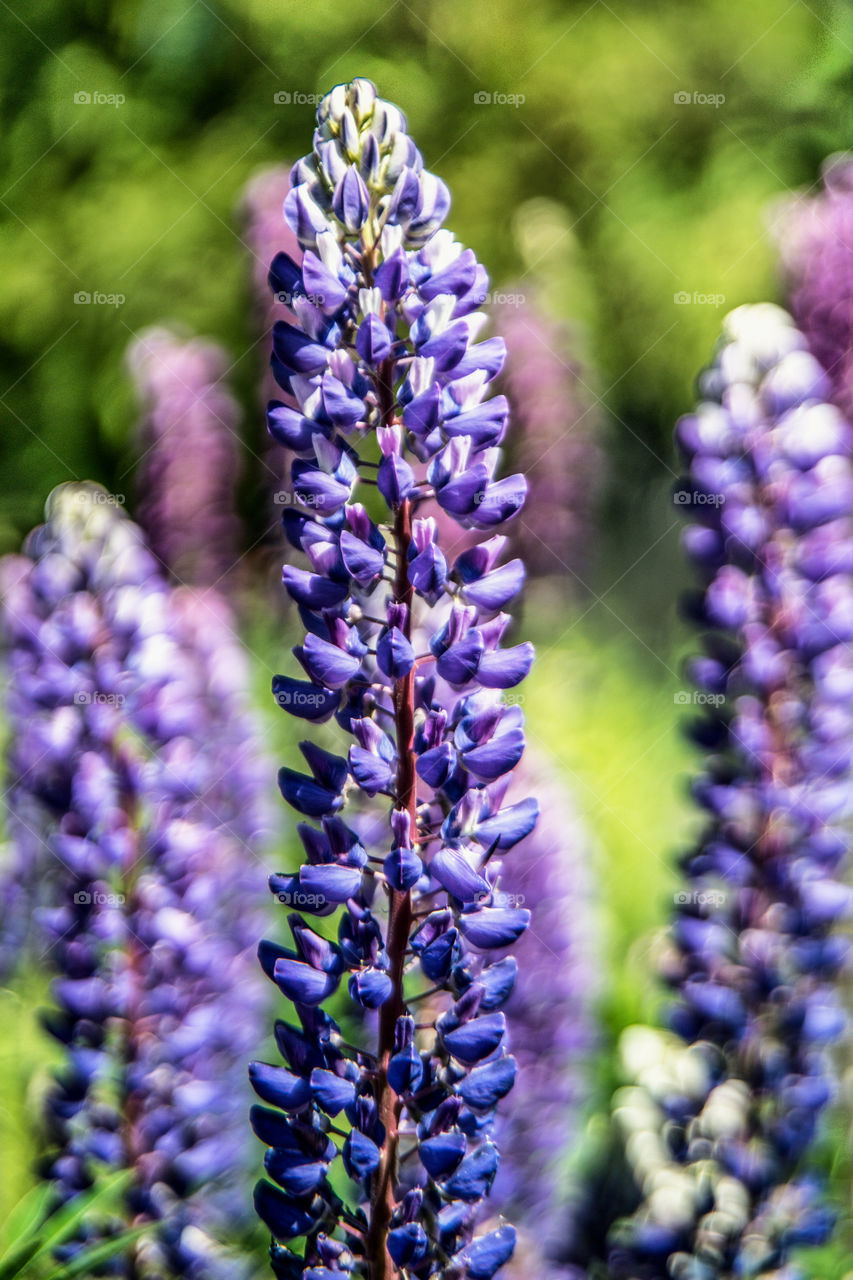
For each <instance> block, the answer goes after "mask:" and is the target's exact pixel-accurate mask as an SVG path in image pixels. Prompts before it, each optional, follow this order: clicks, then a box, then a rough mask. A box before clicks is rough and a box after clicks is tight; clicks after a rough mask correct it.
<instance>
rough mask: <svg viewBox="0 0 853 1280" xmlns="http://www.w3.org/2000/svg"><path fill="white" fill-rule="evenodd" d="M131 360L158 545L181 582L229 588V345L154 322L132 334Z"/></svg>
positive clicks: (142, 490) (233, 528) (140, 485)
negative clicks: (153, 325) (189, 335)
mask: <svg viewBox="0 0 853 1280" xmlns="http://www.w3.org/2000/svg"><path fill="white" fill-rule="evenodd" d="M127 359H128V366H129V368H130V371H131V374H132V377H133V380H134V383H135V385H136V390H137V394H138V397H139V401H140V404H141V406H142V413H143V417H142V423H141V427H140V433H139V443H140V449H141V455H140V461H139V468H138V473H137V479H136V488H137V492H138V494H139V518H140V523H141V524H142V526H143V528H144V529H145V531H146V534H147V537H148V541H149V544H150V546H151V549H152V551H153V552H154V554H155V555H156V556H157V558H158V559H159V560H160V562H161V564H163V565H164V566H165V567H166V569H168V571H169V573H170V574H171V575H172V577H173V578H175V579H176V580H177V581H178V582H181V583H184V584H186V585H188V586H194V587H209V586H218V587H220V588H228V587H231V586H233V585H234V582H235V570H236V568H237V565H238V562H239V560H240V555H241V548H240V540H241V530H240V523H239V521H238V519H237V516H236V514H235V490H236V484H237V480H238V477H239V472H240V440H239V433H238V428H239V422H240V409H239V406H238V404H237V401H236V400H235V399H234V397H233V396H232V395H231V393H230V391H229V390H228V389H227V387H226V385H225V382H224V379H225V376H226V373H227V369H228V365H229V359H228V355H227V352H225V351H224V349H223V348H221V347H220V346H219V345H218V344H217V343H215V342H212V341H209V340H207V339H203V338H187V337H181V336H179V335H178V334H177V333H174V332H172V331H171V330H169V329H165V328H156V329H149V330H146V331H145V332H144V333H142V334H140V335H139V336H138V337H136V338H134V340H133V342H132V343H131V345H130V348H129V350H128V357H127Z"/></svg>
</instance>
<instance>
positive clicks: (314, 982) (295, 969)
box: [274, 960, 340, 1006]
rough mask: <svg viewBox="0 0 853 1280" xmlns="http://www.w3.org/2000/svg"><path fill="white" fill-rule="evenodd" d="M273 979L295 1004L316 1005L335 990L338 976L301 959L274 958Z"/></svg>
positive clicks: (338, 980)
mask: <svg viewBox="0 0 853 1280" xmlns="http://www.w3.org/2000/svg"><path fill="white" fill-rule="evenodd" d="M274 977H275V981H276V983H277V984H278V986H279V988H280V989H281V991H282V992H283V994H284V995H286V996H287V998H288V1000H292V1001H293V1002H294V1003H295V1004H307V1005H308V1006H311V1005H318V1004H322V1002H323V1001H324V1000H325V999H326V998H327V997H328V996H330V995H331V994H332V992H333V991H336V990H337V988H338V983H339V982H340V976H339V975H337V974H332V973H324V972H323V970H322V969H314V968H312V966H311V965H310V964H303V963H302V961H301V960H276V962H275V969H274Z"/></svg>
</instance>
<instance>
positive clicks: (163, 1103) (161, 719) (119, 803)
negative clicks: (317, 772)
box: [2, 484, 268, 1280]
mask: <svg viewBox="0 0 853 1280" xmlns="http://www.w3.org/2000/svg"><path fill="white" fill-rule="evenodd" d="M2 577H3V585H4V588H5V591H4V596H5V599H4V607H3V613H2V624H3V637H4V643H5V646H6V648H7V651H8V653H7V656H8V664H9V667H10V674H11V681H10V691H9V697H8V706H7V712H8V718H9V721H10V723H11V727H12V730H13V733H12V738H11V744H10V747H9V759H8V778H9V808H10V831H11V835H12V837H13V841H14V845H15V852H16V865H15V868H14V874H13V876H12V878H11V880H10V882H9V884H8V885H7V886H4V893H5V894H6V895H7V896H8V895H9V894H10V893H11V895H12V897H13V898H14V901H15V903H16V910H17V911H18V912H19V913H20V915H21V916H24V918H26V919H27V920H28V921H29V922H30V930H29V934H28V935H26V934H25V935H24V936H21V934H20V931H19V930H18V927H17V926H18V921H17V920H15V919H13V920H12V925H13V933H12V937H11V938H10V939H7V938H6V937H4V938H3V943H4V950H7V951H8V950H9V949H10V947H11V946H12V945H14V946H15V947H16V949H17V951H18V955H17V956H16V959H17V960H18V962H19V963H23V964H24V965H27V964H31V963H33V962H34V961H36V960H37V961H38V962H39V963H41V964H42V965H44V964H47V965H48V966H49V968H50V969H51V970H52V972H53V974H54V976H55V981H54V984H53V988H52V996H53V1006H54V1007H53V1009H52V1011H51V1012H50V1014H49V1015H48V1019H47V1024H48V1028H49V1030H50V1031H51V1032H52V1034H53V1035H54V1036H55V1037H56V1038H57V1039H58V1040H59V1041H60V1043H61V1044H62V1045H63V1046H64V1048H65V1061H64V1064H63V1065H62V1067H61V1068H60V1069H59V1072H58V1075H57V1079H56V1082H55V1086H54V1088H53V1090H52V1091H51V1092H50V1094H49V1095H48V1098H47V1121H48V1129H49V1137H50V1145H51V1148H52V1151H51V1155H50V1157H49V1158H48V1164H47V1168H46V1176H47V1177H49V1178H50V1180H51V1181H52V1182H53V1184H54V1187H55V1190H56V1192H57V1197H58V1199H59V1200H60V1201H61V1202H64V1201H66V1200H71V1199H73V1198H74V1197H75V1196H76V1195H78V1194H79V1193H80V1192H81V1191H83V1190H86V1189H87V1188H89V1187H90V1186H91V1185H92V1184H93V1183H94V1181H95V1180H96V1178H97V1176H98V1172H99V1170H100V1169H101V1168H102V1167H103V1166H104V1165H107V1166H109V1167H112V1168H115V1169H128V1170H132V1171H133V1174H134V1179H133V1183H132V1187H131V1190H130V1192H129V1196H128V1203H127V1206H126V1216H125V1218H124V1219H123V1224H124V1225H132V1224H135V1223H143V1222H145V1221H152V1222H155V1223H156V1224H157V1230H156V1231H154V1232H153V1233H152V1234H151V1236H150V1237H146V1238H145V1239H144V1240H142V1241H139V1242H138V1243H137V1244H135V1245H133V1246H132V1248H131V1251H130V1254H129V1256H127V1257H126V1258H124V1259H123V1260H122V1261H121V1262H119V1261H118V1260H113V1261H112V1262H111V1263H110V1266H112V1267H113V1268H115V1267H116V1266H118V1267H120V1270H118V1271H115V1270H112V1271H110V1274H121V1275H126V1276H139V1275H157V1276H164V1277H172V1276H175V1277H177V1276H188V1277H192V1280H214V1277H219V1276H221V1277H222V1278H223V1280H225V1277H228V1280H232V1278H233V1277H235V1276H236V1275H239V1274H240V1272H239V1268H238V1267H237V1263H236V1261H235V1260H234V1259H233V1258H231V1259H229V1258H228V1257H226V1256H225V1255H224V1254H223V1252H222V1250H220V1249H219V1248H218V1246H217V1244H216V1236H217V1234H218V1233H219V1232H220V1231H221V1230H222V1226H223V1222H224V1221H226V1220H228V1219H230V1220H232V1221H233V1220H234V1219H235V1218H239V1215H240V1211H241V1206H242V1205H243V1204H244V1197H243V1194H242V1190H241V1188H240V1173H241V1170H242V1169H244V1168H245V1165H246V1145H247V1144H246V1143H245V1141H244V1135H245V1120H244V1115H245V1110H244V1108H245V1103H244V1101H243V1099H242V1098H241V1088H240V1084H241V1081H242V1079H243V1062H244V1060H245V1058H244V1055H245V1053H246V1052H247V1050H248V1047H249V1045H250V1044H252V1043H255V1042H256V1040H257V1036H258V1034H259V1026H260V1020H261V1016H262V1006H263V1003H264V1002H263V996H262V991H261V990H260V989H259V987H258V984H257V982H256V981H255V980H254V978H255V972H256V970H255V965H254V961H253V958H252V950H253V945H252V944H253V934H254V936H255V937H256V936H257V934H256V930H257V929H258V928H259V927H260V921H259V917H258V904H259V900H258V896H257V895H258V888H259V884H260V885H262V883H263V878H264V877H263V872H262V869H261V864H260V862H259V859H258V853H259V852H260V851H261V849H262V847H263V840H264V834H265V828H266V827H267V826H268V813H267V806H266V803H265V801H264V799H263V793H262V792H261V791H260V789H259V760H258V758H257V754H256V752H255V747H254V743H253V741H252V738H253V734H252V723H251V719H250V718H249V713H248V708H247V705H246V699H245V688H244V677H243V678H242V679H241V676H240V672H241V666H242V662H241V655H239V654H238V653H236V652H235V651H234V643H233V640H231V641H230V643H229V637H230V629H229V627H228V617H227V611H225V609H224V606H223V605H222V603H221V601H217V599H216V598H215V597H210V596H208V595H203V594H199V593H194V594H192V595H191V594H190V593H188V592H186V591H179V592H177V593H173V591H172V590H171V589H170V588H169V587H168V586H167V585H166V583H165V582H164V580H163V578H162V577H161V575H160V574H159V573H158V570H157V566H156V563H155V561H154V558H153V556H152V555H151V554H150V552H149V551H148V550H147V548H146V547H145V544H144V542H143V539H142V537H141V534H140V531H139V529H138V528H137V527H136V526H135V525H133V524H132V523H131V521H130V520H129V519H127V517H126V516H125V515H124V513H123V511H122V510H121V508H120V507H119V506H117V505H116V504H115V502H114V501H112V500H111V498H110V495H108V494H107V493H105V492H104V491H103V490H102V489H101V488H99V487H98V486H96V485H92V484H67V485H62V486H60V487H59V488H58V489H56V490H55V491H54V492H53V494H52V495H51V497H50V499H49V501H48V505H47V520H46V523H45V524H44V525H43V526H42V527H40V528H39V529H37V530H36V531H35V532H34V533H33V534H32V535H31V537H30V539H29V540H28V543H27V546H26V555H24V556H20V557H7V558H6V560H4V561H3V563H2ZM223 641H224V642H225V643H224V646H223ZM214 650H215V659H214V657H213V652H212V651H214ZM229 650H230V651H229ZM221 663H224V665H225V667H226V670H225V671H222V670H220V669H219V666H220V664H221ZM226 721H227V724H226V723H225V722H226ZM6 928H7V922H6V921H4V922H3V934H4V935H5V934H6ZM116 1225H117V1226H120V1225H122V1223H120V1222H117V1223H116ZM83 1243H84V1242H83V1241H78V1242H76V1243H75V1245H73V1246H72V1247H71V1252H70V1255H69V1256H73V1254H74V1253H75V1252H76V1251H77V1250H78V1249H79V1248H80V1247H81V1246H82V1244H83ZM220 1255H222V1256H220ZM235 1268H237V1269H235Z"/></svg>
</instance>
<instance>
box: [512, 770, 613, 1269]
mask: <svg viewBox="0 0 853 1280" xmlns="http://www.w3.org/2000/svg"><path fill="white" fill-rule="evenodd" d="M534 786H535V788H536V791H537V798H538V800H539V804H540V807H541V809H542V815H541V817H540V819H539V822H538V823H537V824H536V827H535V828H534V830H533V831H532V832H531V833H530V835H529V836H527V837H525V839H524V840H522V841H520V843H519V844H518V845H517V847H516V848H515V849H514V850H513V855H512V858H511V859H510V860H508V862H507V865H506V867H505V870H504V875H503V878H502V881H501V892H502V894H503V897H502V899H501V901H502V903H503V904H504V905H506V906H524V907H526V908H528V909H529V910H531V911H532V913H533V922H532V924H531V926H530V928H529V929H528V930H527V931H526V932H525V934H524V935H523V937H522V938H520V939H519V942H518V945H517V947H516V950H515V958H516V960H517V961H518V966H519V970H518V979H517V981H516V984H515V988H514V990H513V993H512V995H511V996H510V998H509V1000H508V1001H507V1004H506V1006H505V1012H506V1018H507V1027H508V1033H509V1038H510V1043H511V1044H512V1046H513V1052H514V1053H515V1056H516V1058H517V1059H518V1066H519V1075H518V1085H517V1087H516V1090H515V1092H514V1093H513V1096H512V1106H511V1107H510V1108H509V1109H508V1111H507V1114H506V1115H504V1116H501V1117H500V1123H499V1126H498V1141H499V1145H500V1148H501V1151H502V1153H503V1162H502V1164H501V1168H500V1171H499V1173H498V1176H497V1178H496V1180H495V1185H494V1189H493V1191H492V1207H493V1208H496V1207H497V1208H499V1209H502V1210H504V1211H505V1212H506V1214H507V1216H508V1217H509V1218H510V1219H511V1221H512V1222H513V1223H514V1224H515V1225H516V1227H517V1228H519V1230H520V1240H519V1251H518V1252H519V1255H521V1254H522V1250H523V1249H524V1248H525V1246H526V1248H527V1250H528V1254H529V1255H530V1254H532V1253H533V1252H534V1251H535V1253H536V1255H538V1258H539V1260H540V1267H539V1270H540V1272H543V1273H544V1271H545V1270H546V1268H547V1274H548V1276H549V1278H550V1280H557V1277H558V1276H562V1275H564V1274H565V1272H564V1271H563V1270H561V1269H560V1266H559V1260H560V1258H561V1257H562V1255H563V1254H564V1252H565V1250H566V1244H567V1242H568V1240H569V1238H570V1235H571V1213H572V1204H571V1201H572V1190H573V1188H572V1186H571V1182H570V1178H569V1170H568V1160H569V1156H570V1154H571V1152H572V1150H573V1148H574V1145H575V1139H576V1137H577V1134H578V1130H579V1120H580V1116H581V1113H582V1108H583V1105H584V1102H585V1101H586V1093H587V1090H586V1087H585V1086H586V1073H585V1070H584V1068H585V1067H586V1066H587V1065H588V1060H589V1057H590V1055H591V1053H592V1051H593V1048H594V1045H595V1030H594V1020H593V1003H594V1001H595V999H596V996H597V995H598V988H599V982H598V977H597V963H596V950H597V948H596V945H595V910H594V903H593V881H592V875H591V870H590V864H591V862H592V851H591V848H590V839H589V835H588V834H587V832H586V831H585V830H584V827H583V824H582V822H581V821H580V819H579V817H578V814H577V813H576V811H575V809H574V807H573V805H572V802H571V799H570V797H569V796H567V794H566V788H565V786H564V785H561V784H560V781H559V780H558V779H557V778H556V777H555V776H554V775H553V774H552V773H551V772H550V771H549V769H548V765H547V762H546V761H544V760H543V759H541V757H540V756H538V755H537V754H536V753H534V752H533V751H532V749H528V751H527V753H526V754H525V757H524V760H523V761H522V764H521V765H520V767H519V769H518V771H517V774H516V777H515V779H514V782H513V788H512V790H511V791H510V793H509V798H510V799H512V798H513V796H514V795H515V794H518V795H522V796H523V795H524V794H525V793H527V792H529V791H530V790H531V789H533V787H534ZM542 1259H547V1262H542V1261H541V1260H542ZM531 1265H532V1263H531V1259H530V1256H528V1257H524V1258H523V1259H522V1265H521V1266H519V1259H515V1260H514V1261H513V1262H512V1264H511V1266H510V1268H509V1269H508V1271H507V1275H508V1276H511V1275H515V1274H516V1273H517V1274H518V1275H519V1276H522V1275H524V1274H525V1272H524V1270H523V1267H525V1266H526V1267H528V1273H529V1269H530V1267H531Z"/></svg>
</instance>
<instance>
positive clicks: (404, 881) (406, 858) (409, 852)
mask: <svg viewBox="0 0 853 1280" xmlns="http://www.w3.org/2000/svg"><path fill="white" fill-rule="evenodd" d="M382 870H383V871H384V872H385V875H386V877H387V879H388V883H389V884H390V885H391V888H392V889H396V890H398V892H400V893H405V892H406V891H407V890H408V889H411V888H412V886H413V885H415V884H417V882H418V880H420V878H421V876H422V875H423V870H424V864H423V863H422V862H421V860H420V858H419V857H418V855H417V854H416V853H415V851H414V849H392V850H391V852H390V853H389V854H388V857H387V858H386V859H385V861H384V862H383V864H382Z"/></svg>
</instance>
